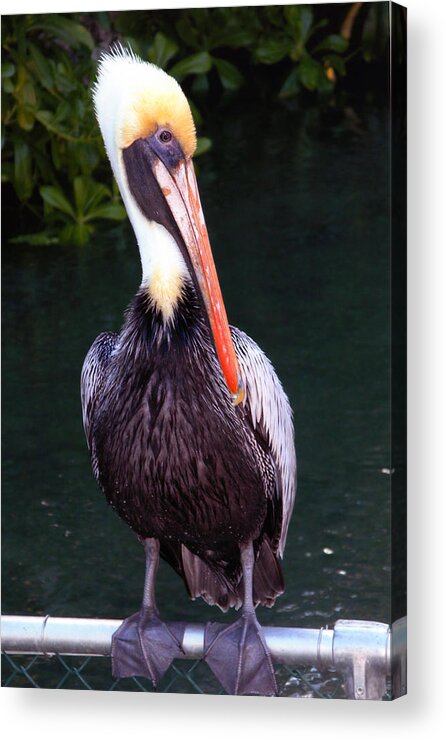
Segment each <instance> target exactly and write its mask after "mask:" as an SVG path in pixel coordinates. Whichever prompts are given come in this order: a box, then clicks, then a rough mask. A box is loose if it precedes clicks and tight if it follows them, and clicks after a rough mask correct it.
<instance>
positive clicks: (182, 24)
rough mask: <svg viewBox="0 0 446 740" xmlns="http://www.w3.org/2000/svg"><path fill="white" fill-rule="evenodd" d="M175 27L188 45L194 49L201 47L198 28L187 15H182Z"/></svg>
mask: <svg viewBox="0 0 446 740" xmlns="http://www.w3.org/2000/svg"><path fill="white" fill-rule="evenodd" d="M175 28H176V30H177V33H178V35H179V37H180V38H181V40H182V41H184V43H185V44H186V47H191V48H192V49H199V48H200V46H201V44H200V39H199V34H198V31H197V29H196V28H195V27H194V25H193V24H192V22H191V21H190V19H189V18H188V17H187V15H182V16H181V18H180V20H179V21H178V23H176V25H175Z"/></svg>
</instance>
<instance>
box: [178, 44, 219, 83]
mask: <svg viewBox="0 0 446 740" xmlns="http://www.w3.org/2000/svg"><path fill="white" fill-rule="evenodd" d="M211 67H212V59H211V56H210V54H208V52H207V51H200V52H198V53H197V54H192V55H191V56H190V57H186V59H183V60H182V61H181V62H178V63H177V64H174V66H173V67H172V68H171V69H170V70H169V74H171V75H173V77H177V78H178V79H181V78H183V77H186V76H187V75H199V74H205V73H206V72H209V70H210V69H211Z"/></svg>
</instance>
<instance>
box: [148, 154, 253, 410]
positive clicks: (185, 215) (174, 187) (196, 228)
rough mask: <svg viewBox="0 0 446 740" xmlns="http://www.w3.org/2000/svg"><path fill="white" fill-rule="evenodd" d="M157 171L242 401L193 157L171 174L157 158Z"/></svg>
mask: <svg viewBox="0 0 446 740" xmlns="http://www.w3.org/2000/svg"><path fill="white" fill-rule="evenodd" d="M153 172H154V175H155V177H156V179H157V181H158V184H159V186H160V188H161V190H162V193H163V195H164V197H165V199H166V201H167V203H168V205H169V208H170V210H171V212H172V215H173V217H174V218H175V221H176V223H177V225H178V228H179V229H180V232H181V235H182V237H183V239H184V243H185V245H186V248H187V250H188V253H189V256H190V259H191V262H192V266H193V269H194V272H195V276H196V278H197V281H198V285H199V287H200V291H201V294H202V296H203V300H204V305H205V307H206V312H207V315H208V318H209V323H210V325H211V330H212V334H213V337H214V343H215V348H216V351H217V355H218V359H219V362H220V365H221V368H222V371H223V375H224V377H225V379H226V383H227V385H228V388H229V390H230V392H231V394H232V396H233V399H234V403H238V402H239V401H240V400H242V396H243V388H242V384H241V378H240V371H239V366H238V362H237V357H236V354H235V349H234V344H233V341H232V337H231V332H230V330H229V324H228V318H227V315H226V309H225V305H224V303H223V296H222V294H221V289H220V284H219V282H218V277H217V271H216V269H215V263H214V258H213V256H212V250H211V245H210V243H209V236H208V232H207V228H206V224H205V220H204V215H203V209H202V207H201V202H200V196H199V193H198V186H197V180H196V177H195V172H194V166H193V163H192V160H191V159H189V160H186V161H184V160H183V161H181V162H180V163H179V165H178V166H177V167H176V168H175V170H174V171H173V172H172V173H171V172H169V170H168V169H167V167H165V165H164V164H163V163H162V162H161V160H159V159H157V160H156V161H155V163H154V167H153Z"/></svg>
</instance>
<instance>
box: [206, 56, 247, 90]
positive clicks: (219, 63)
mask: <svg viewBox="0 0 446 740" xmlns="http://www.w3.org/2000/svg"><path fill="white" fill-rule="evenodd" d="M213 62H214V64H215V66H216V68H217V72H218V75H219V77H220V81H221V84H222V85H223V87H224V88H225V89H226V90H238V88H239V87H240V86H241V85H242V84H243V81H244V80H243V76H242V75H241V73H240V72H239V71H238V69H237V67H236V66H235V65H234V64H231V62H227V61H226V59H217V58H216V57H213Z"/></svg>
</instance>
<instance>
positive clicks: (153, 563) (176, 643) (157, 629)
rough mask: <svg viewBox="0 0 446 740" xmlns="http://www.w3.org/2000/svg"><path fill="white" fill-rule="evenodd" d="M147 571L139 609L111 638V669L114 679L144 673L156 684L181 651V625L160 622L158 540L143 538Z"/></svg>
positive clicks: (182, 631)
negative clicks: (168, 624)
mask: <svg viewBox="0 0 446 740" xmlns="http://www.w3.org/2000/svg"><path fill="white" fill-rule="evenodd" d="M144 549H145V555H146V574H145V580H144V593H143V600H142V605H141V609H140V611H139V612H137V613H136V614H132V616H131V617H127V619H125V620H124V621H123V623H122V624H121V626H120V627H119V628H118V629H117V630H116V632H115V633H114V634H113V637H112V650H111V653H112V672H113V675H114V676H115V678H127V677H128V676H145V677H146V678H150V680H151V681H152V683H153V685H154V686H156V685H157V684H158V682H159V680H160V679H161V678H162V676H163V675H164V673H165V672H166V671H167V669H168V668H169V666H170V664H171V663H172V661H173V660H174V659H175V658H179V657H180V656H181V655H182V654H183V652H184V651H183V649H182V647H181V644H182V640H183V634H184V627H181V626H180V625H175V626H172V627H168V626H167V625H166V623H165V622H162V621H161V619H160V617H159V614H158V609H157V607H156V601H155V577H156V572H157V570H158V563H159V542H158V540H155V539H152V538H148V539H146V540H145V541H144Z"/></svg>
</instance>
